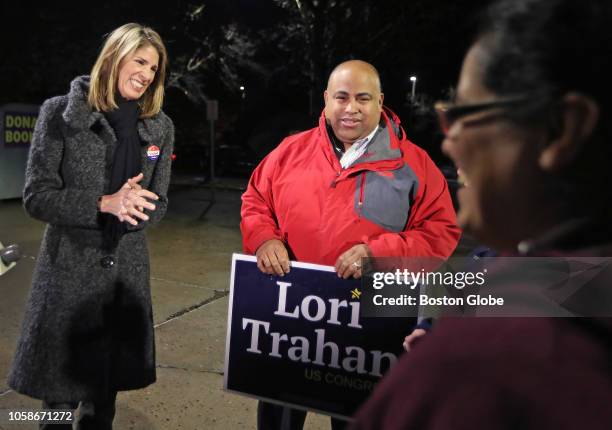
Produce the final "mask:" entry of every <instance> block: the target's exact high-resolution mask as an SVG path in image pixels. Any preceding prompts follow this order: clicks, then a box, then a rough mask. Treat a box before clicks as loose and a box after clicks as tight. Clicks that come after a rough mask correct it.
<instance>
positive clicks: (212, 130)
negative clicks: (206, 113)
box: [210, 120, 215, 182]
mask: <svg viewBox="0 0 612 430" xmlns="http://www.w3.org/2000/svg"><path fill="white" fill-rule="evenodd" d="M214 180H215V121H214V120H210V181H211V182H212V181H214Z"/></svg>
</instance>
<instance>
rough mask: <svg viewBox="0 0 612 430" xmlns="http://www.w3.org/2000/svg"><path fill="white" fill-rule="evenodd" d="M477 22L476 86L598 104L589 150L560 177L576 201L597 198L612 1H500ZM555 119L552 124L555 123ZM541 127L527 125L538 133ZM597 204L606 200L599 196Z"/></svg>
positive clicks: (611, 112) (611, 65)
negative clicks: (571, 95)
mask: <svg viewBox="0 0 612 430" xmlns="http://www.w3.org/2000/svg"><path fill="white" fill-rule="evenodd" d="M483 18H484V19H483V20H482V23H481V26H480V31H479V33H478V34H479V35H478V36H477V39H476V41H477V43H478V44H479V45H480V46H482V47H483V48H484V49H483V57H482V60H481V61H482V62H483V63H482V65H483V74H484V76H483V84H484V85H485V86H486V87H487V88H488V89H489V90H490V91H492V92H494V93H495V94H497V95H499V96H509V95H514V94H523V93H540V92H547V93H549V94H557V96H558V97H559V98H560V97H562V96H563V95H564V94H566V93H568V92H579V93H582V94H585V95H588V96H589V97H591V98H592V99H593V100H595V102H596V103H597V104H598V106H599V110H600V116H599V121H598V124H597V127H596V129H595V131H594V134H593V136H592V139H591V142H590V143H589V144H588V145H586V146H585V147H584V148H583V151H582V153H581V154H580V155H579V156H578V158H577V159H576V160H575V161H574V163H572V165H571V166H568V167H567V169H564V172H561V177H562V178H563V181H562V182H564V183H566V184H572V185H574V186H577V187H578V188H579V189H581V190H582V192H583V193H584V192H587V193H589V192H588V191H587V190H589V188H592V189H591V190H590V193H595V192H596V191H595V190H596V189H599V190H601V186H602V181H607V180H609V178H610V177H612V173H610V172H609V170H610V168H609V164H610V162H611V161H612V105H611V103H612V97H611V93H612V91H611V88H612V31H611V30H610V26H611V25H612V0H584V1H578V0H499V1H496V2H495V3H493V4H492V5H491V6H490V7H489V8H488V10H487V13H486V15H484V16H483ZM549 113H550V112H549ZM553 116H555V115H553ZM556 116H557V117H559V118H557V119H556V120H555V119H554V118H553V120H552V121H557V120H558V121H561V120H562V119H561V118H560V115H556ZM541 119H542V117H541V116H533V117H532V119H531V122H532V123H534V122H535V123H536V125H537V124H540V125H544V124H543V123H542V120H541ZM549 119H550V117H549ZM593 187H594V188H593ZM604 192H605V193H607V195H610V191H609V190H605V191H604ZM592 197H593V196H591V200H593V199H592ZM597 198H598V199H599V200H602V199H607V198H608V197H607V196H604V195H602V194H601V192H600V193H599V194H598V197H597ZM608 205H610V204H608Z"/></svg>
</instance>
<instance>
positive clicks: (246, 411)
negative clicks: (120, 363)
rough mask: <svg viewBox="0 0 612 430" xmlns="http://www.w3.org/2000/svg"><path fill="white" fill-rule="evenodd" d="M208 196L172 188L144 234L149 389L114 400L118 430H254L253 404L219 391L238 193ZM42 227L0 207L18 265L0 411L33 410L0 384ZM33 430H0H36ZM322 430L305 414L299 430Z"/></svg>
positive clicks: (7, 303)
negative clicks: (153, 366)
mask: <svg viewBox="0 0 612 430" xmlns="http://www.w3.org/2000/svg"><path fill="white" fill-rule="evenodd" d="M230 185H231V187H230V189H227V188H226V189H224V190H221V191H217V192H216V193H215V197H216V203H215V205H214V206H212V208H211V209H210V210H209V211H208V212H207V213H206V215H205V216H204V217H203V218H201V219H200V215H201V212H202V211H203V209H204V208H205V207H206V205H207V202H206V201H205V200H206V199H208V198H209V197H210V190H208V189H204V188H197V187H185V186H180V187H179V186H175V187H173V188H172V190H171V193H170V206H169V211H168V214H167V215H166V217H165V219H164V220H163V222H162V223H161V224H160V225H158V226H156V227H154V228H151V229H150V231H149V232H148V237H149V248H150V253H151V276H152V282H151V287H152V295H153V308H154V320H155V327H156V345H157V382H156V383H155V384H153V385H151V386H150V387H148V388H146V389H143V390H138V391H131V392H122V393H120V394H119V397H118V401H117V417H116V419H115V428H118V429H147V430H151V429H164V430H166V429H243V428H244V429H253V428H255V416H256V401H255V400H253V399H250V398H246V397H242V396H238V395H234V394H229V393H226V392H224V391H223V389H222V384H223V358H224V348H225V329H226V314H227V306H228V296H227V293H228V288H229V269H230V262H231V254H232V253H233V252H237V251H240V249H241V239H240V230H239V227H238V225H239V221H240V213H239V210H240V191H239V189H240V186H243V185H244V183H243V182H242V183H241V182H237V183H231V184H230ZM43 228H44V225H43V224H42V223H40V222H37V221H35V220H32V219H30V218H28V217H27V216H26V215H25V213H24V212H23V209H22V207H21V201H18V200H10V201H0V241H2V243H4V244H5V245H7V244H10V243H18V244H19V245H20V246H21V248H22V250H23V253H24V254H25V256H24V258H23V259H22V260H21V261H20V262H19V264H18V265H17V266H16V267H15V268H14V269H12V270H11V271H9V272H8V273H7V274H6V275H3V276H2V277H0V297H2V300H0V409H17V408H28V409H38V408H40V402H39V401H38V400H33V399H30V398H28V397H25V396H22V395H19V394H17V393H15V392H13V391H12V390H10V389H9V388H8V386H7V384H6V375H7V372H8V368H9V365H10V361H11V359H12V355H13V351H14V348H15V342H16V339H17V336H18V333H19V326H20V323H21V318H22V315H23V307H24V304H25V301H26V298H27V294H28V290H29V285H30V280H31V275H32V270H33V267H34V262H35V258H36V255H37V253H38V246H39V243H40V239H41V236H42V231H43ZM35 428H37V426H36V425H32V424H29V425H27V424H13V425H7V424H6V423H1V422H0V429H3V430H8V429H35ZM326 428H329V420H328V419H327V418H326V417H323V416H321V415H316V414H309V416H308V419H307V422H306V429H326Z"/></svg>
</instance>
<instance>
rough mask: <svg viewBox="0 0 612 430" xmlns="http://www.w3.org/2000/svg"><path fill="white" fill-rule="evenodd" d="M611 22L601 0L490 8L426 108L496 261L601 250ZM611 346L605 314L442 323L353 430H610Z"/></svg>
mask: <svg viewBox="0 0 612 430" xmlns="http://www.w3.org/2000/svg"><path fill="white" fill-rule="evenodd" d="M610 22H612V2H610V1H609V0H592V1H588V2H577V1H574V0H505V1H501V2H498V3H496V4H494V5H493V6H491V8H490V9H489V15H488V18H487V19H486V20H485V21H484V25H483V27H482V28H481V31H480V33H479V35H478V37H477V38H476V41H475V43H474V44H473V45H472V47H471V48H470V49H469V51H468V53H467V55H466V57H465V60H464V63H463V68H462V70H461V75H460V78H459V85H458V91H457V99H456V100H455V102H454V103H452V104H450V105H448V104H447V105H438V109H439V113H440V119H441V121H440V122H441V126H442V129H443V131H444V132H445V134H446V138H445V140H444V142H443V150H444V152H445V153H446V154H448V155H449V156H450V157H451V158H452V159H453V161H454V162H455V164H456V165H457V167H458V169H459V173H460V175H461V176H462V177H463V178H464V181H465V185H466V186H465V187H464V188H463V189H462V190H461V191H460V194H459V200H460V210H459V213H458V220H459V224H460V226H462V227H463V228H464V229H465V230H466V232H469V233H471V234H472V235H474V236H475V237H477V238H478V239H480V240H481V241H482V242H483V243H486V244H488V245H491V246H493V247H495V248H496V249H498V250H500V251H502V252H503V253H504V254H505V255H516V256H559V255H560V256H582V255H584V256H606V257H607V256H611V255H612V230H611V229H610V220H611V219H612V218H611V214H612V213H611V207H612V199H611V198H610V189H609V184H610V183H611V179H612V178H611V176H612V171H611V170H610V168H609V164H610V160H612V110H611V109H612V98H611V97H610V76H612V37H611V36H610V34H611V33H610ZM607 285H608V286H610V288H612V283H610V282H607ZM611 339H612V324H611V322H610V319H605V318H601V319H596V318H487V319H478V318H464V319H454V318H453V319H450V318H449V319H446V320H445V319H442V320H440V321H438V323H437V325H436V328H435V329H434V330H433V331H432V332H431V333H430V334H429V335H427V336H426V337H425V339H423V340H422V341H421V342H420V343H419V345H418V346H416V347H415V348H414V350H413V351H411V352H410V353H409V354H406V355H405V356H403V357H402V358H401V359H400V360H399V361H398V363H397V364H396V365H395V367H394V368H392V369H391V370H390V372H389V373H388V374H387V375H386V377H385V378H384V380H383V381H382V382H381V383H380V384H379V386H378V387H377V388H376V389H375V391H374V392H373V394H372V396H371V398H370V399H369V401H367V402H366V403H365V404H364V405H363V406H362V408H361V409H360V411H359V412H358V413H357V415H356V421H355V422H354V424H353V427H352V428H353V429H359V430H362V429H385V430H387V429H388V430H393V429H578V428H583V429H610V428H612V408H610V404H611V403H612V367H611V364H612V342H611Z"/></svg>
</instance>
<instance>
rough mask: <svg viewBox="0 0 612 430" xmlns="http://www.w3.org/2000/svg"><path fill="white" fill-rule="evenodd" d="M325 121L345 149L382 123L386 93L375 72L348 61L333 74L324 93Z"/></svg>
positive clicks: (365, 64)
mask: <svg viewBox="0 0 612 430" xmlns="http://www.w3.org/2000/svg"><path fill="white" fill-rule="evenodd" d="M324 99H325V118H326V119H327V120H328V121H329V123H330V125H331V127H332V129H333V130H334V134H335V135H336V137H337V138H338V139H339V140H340V141H341V142H342V143H344V144H345V147H346V146H350V145H352V144H353V143H354V142H355V141H357V140H359V139H361V138H364V137H366V136H368V135H369V134H370V133H371V132H372V131H373V130H374V128H375V127H376V126H377V125H378V123H379V122H380V115H381V112H382V104H383V94H382V93H381V91H380V81H379V78H378V75H377V73H376V71H375V69H374V68H373V67H372V66H371V65H369V64H367V63H364V62H362V61H348V62H346V63H343V64H341V65H340V66H338V67H337V68H336V69H335V70H334V71H333V72H332V74H331V76H330V78H329V82H328V84H327V90H326V91H325V93H324Z"/></svg>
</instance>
